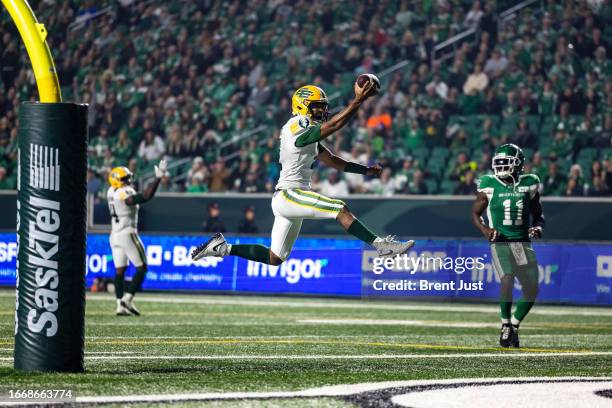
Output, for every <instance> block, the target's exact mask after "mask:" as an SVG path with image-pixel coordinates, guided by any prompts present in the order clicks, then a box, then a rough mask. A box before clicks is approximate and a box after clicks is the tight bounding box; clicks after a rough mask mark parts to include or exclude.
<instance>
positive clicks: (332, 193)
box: [321, 169, 349, 198]
mask: <svg viewBox="0 0 612 408" xmlns="http://www.w3.org/2000/svg"><path fill="white" fill-rule="evenodd" d="M321 194H323V195H324V196H327V197H333V198H335V197H346V196H347V195H349V188H348V184H347V183H346V181H344V180H342V179H340V177H339V175H338V171H336V170H335V169H330V170H328V173H327V180H325V181H323V182H322V183H321Z"/></svg>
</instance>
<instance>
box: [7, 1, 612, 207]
mask: <svg viewBox="0 0 612 408" xmlns="http://www.w3.org/2000/svg"><path fill="white" fill-rule="evenodd" d="M513 3H517V2H511V1H506V2H503V1H498V2H493V1H488V2H479V1H462V0H438V1H435V0H423V1H409V0H402V1H391V0H383V1H374V0H368V1H363V2H355V3H353V4H354V6H353V5H351V6H350V7H349V6H347V2H346V1H340V0H332V1H314V2H313V1H303V0H300V1H295V2H293V1H292V2H289V1H284V0H269V1H265V0H253V1H224V2H222V1H207V0H198V1H196V0H193V1H176V2H162V1H151V0H149V1H139V2H136V1H134V0H120V1H119V2H111V1H93V0H79V1H77V0H71V1H68V0H56V1H54V0H48V1H40V2H38V5H35V4H34V7H35V11H36V14H37V16H38V17H39V19H40V20H41V21H43V22H44V23H45V24H46V26H47V27H48V31H49V37H48V42H49V43H50V46H51V49H52V50H53V55H54V58H55V64H56V68H57V71H58V74H59V78H60V83H61V84H62V93H63V96H64V100H74V101H78V102H85V103H88V104H89V105H90V110H89V118H88V124H89V132H90V142H89V172H88V191H89V192H90V193H92V194H94V195H96V196H100V197H103V195H104V191H103V190H104V188H105V184H106V183H105V182H104V181H103V180H106V173H107V172H108V170H109V169H110V168H112V167H113V166H117V165H127V166H128V167H129V168H130V169H131V170H132V171H133V172H135V173H136V174H137V175H138V174H140V175H142V174H147V172H150V170H151V168H152V166H153V165H154V164H155V163H156V162H157V161H158V160H159V159H160V158H162V157H167V158H170V159H171V163H175V164H176V165H174V166H173V165H172V164H171V169H172V170H171V172H170V173H169V174H168V176H167V177H165V178H164V180H163V181H162V184H161V186H160V191H186V192H188V193H190V192H193V193H195V192H208V191H210V192H224V191H239V192H246V193H251V192H266V191H268V192H269V191H272V190H273V189H274V185H275V180H276V179H277V178H278V175H279V171H280V167H279V164H278V143H277V139H278V137H279V133H280V127H281V126H282V125H283V124H284V123H285V122H286V120H287V119H288V117H289V115H290V113H291V100H290V98H291V94H292V92H293V91H294V90H295V89H297V88H298V87H299V86H301V85H303V84H305V83H314V84H316V85H319V86H321V87H323V88H324V89H325V90H326V92H327V94H328V96H329V97H330V99H331V103H330V105H331V106H330V109H332V111H333V109H334V108H337V107H340V106H341V105H342V104H343V103H345V102H346V101H347V100H348V98H350V97H351V92H352V84H353V82H354V80H355V78H356V76H357V75H358V74H360V73H363V72H374V73H380V72H381V71H383V70H385V69H387V68H389V67H392V66H393V65H394V64H396V63H398V62H401V61H407V64H405V65H402V66H401V67H400V68H398V69H395V70H388V74H386V75H384V76H381V79H382V81H383V88H384V91H383V92H382V93H381V95H380V96H379V97H377V98H373V99H371V100H370V101H368V102H367V104H366V105H364V107H363V108H362V109H361V110H360V111H359V113H358V115H357V117H356V118H354V119H353V121H352V123H351V124H350V125H349V127H347V128H345V129H344V130H342V132H341V133H340V134H339V135H337V136H334V137H333V138H332V139H330V142H329V144H330V145H331V146H330V147H332V148H333V149H334V150H335V151H336V152H337V153H339V154H340V155H342V156H343V157H345V158H350V159H351V160H353V161H358V162H361V163H370V164H371V163H374V162H378V163H381V164H382V165H383V166H385V167H386V168H385V171H384V172H383V174H382V176H381V177H380V178H379V179H368V178H366V177H364V176H362V175H357V174H345V175H344V174H338V173H336V172H335V171H330V170H326V169H323V168H321V169H319V171H317V172H316V174H315V176H314V180H313V189H314V190H316V191H320V192H321V193H323V194H326V195H330V196H342V195H347V194H351V193H371V194H380V195H386V196H388V195H393V194H400V193H403V194H427V193H429V194H473V193H474V191H475V181H476V180H477V178H478V176H479V175H481V174H484V173H487V172H489V171H490V161H491V153H492V152H493V150H494V149H495V147H496V146H498V145H500V144H502V143H505V142H514V143H516V144H518V145H520V146H521V147H523V148H524V151H525V153H526V156H527V159H528V164H527V167H526V171H530V172H534V173H536V174H537V175H539V177H540V180H541V182H542V186H541V190H542V192H543V194H545V195H558V196H584V195H589V196H607V195H610V194H611V192H612V144H611V143H612V79H611V77H610V74H611V73H612V65H611V61H610V56H611V52H612V50H611V49H610V47H611V43H610V42H609V39H610V38H612V24H610V23H611V22H612V5H611V2H610V1H599V2H596V1H563V2H559V1H543V2H536V3H535V5H533V6H531V7H527V8H525V9H523V10H522V11H521V12H520V13H519V14H518V15H517V16H516V18H514V19H513V20H512V21H511V22H510V23H509V24H500V21H499V20H498V15H499V12H500V11H503V10H505V9H506V8H508V7H510V6H511V5H512V4H513ZM98 14H99V15H98ZM93 16H96V17H95V18H94V17H93ZM469 28H474V29H476V31H475V34H474V35H470V36H467V37H466V40H465V41H462V42H458V43H457V44H458V47H457V50H456V52H455V53H454V55H453V56H451V57H450V58H449V59H446V60H438V59H437V58H436V57H437V56H435V55H433V53H434V46H435V45H436V44H439V43H441V42H442V41H444V40H447V39H449V38H451V37H452V36H454V35H456V34H458V33H461V32H463V31H464V30H466V29H469ZM0 44H1V45H0V74H1V75H0V189H10V188H14V187H15V183H16V174H15V173H16V154H17V130H16V129H17V113H18V108H19V103H20V102H21V101H27V100H34V99H35V98H36V87H35V83H34V79H33V75H32V73H31V70H30V69H29V61H28V59H27V55H26V54H25V50H24V47H23V46H22V45H21V41H20V39H19V35H18V34H17V31H16V29H15V27H14V25H13V24H12V23H11V22H10V21H9V19H8V16H7V13H3V14H2V15H0ZM181 159H182V160H181Z"/></svg>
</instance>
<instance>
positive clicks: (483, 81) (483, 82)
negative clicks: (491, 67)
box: [463, 64, 489, 95]
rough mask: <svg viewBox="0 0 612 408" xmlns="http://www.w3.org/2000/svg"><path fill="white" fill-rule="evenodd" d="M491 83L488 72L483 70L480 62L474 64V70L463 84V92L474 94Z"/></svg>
mask: <svg viewBox="0 0 612 408" xmlns="http://www.w3.org/2000/svg"><path fill="white" fill-rule="evenodd" d="M487 85H489V78H487V74H485V73H484V72H482V67H481V66H480V64H476V65H474V72H472V73H471V74H470V76H468V77H467V80H466V81H465V83H464V84H463V93H464V94H466V95H474V94H475V93H477V92H482V91H484V90H485V88H486V87H487Z"/></svg>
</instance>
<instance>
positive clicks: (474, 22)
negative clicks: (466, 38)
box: [464, 0, 484, 28]
mask: <svg viewBox="0 0 612 408" xmlns="http://www.w3.org/2000/svg"><path fill="white" fill-rule="evenodd" d="M483 15H484V12H483V11H482V9H481V8H480V1H478V0H476V1H475V2H474V3H472V8H471V9H470V11H469V12H468V13H467V15H466V16H465V21H464V24H465V26H466V27H473V28H476V27H478V24H479V23H480V19H481V18H482V16H483Z"/></svg>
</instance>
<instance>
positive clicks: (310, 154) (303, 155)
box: [276, 115, 319, 190]
mask: <svg viewBox="0 0 612 408" xmlns="http://www.w3.org/2000/svg"><path fill="white" fill-rule="evenodd" d="M317 125H318V123H316V122H313V121H312V120H311V119H309V118H308V117H307V116H303V115H297V116H293V117H292V118H291V119H289V120H288V121H287V123H285V125H284V126H283V128H282V129H281V134H280V160H279V161H280V164H281V167H282V168H281V172H280V177H279V179H278V183H277V184H276V189H277V190H285V189H290V188H301V189H304V190H310V178H311V176H312V165H313V163H314V161H315V160H316V159H317V155H318V154H319V150H318V143H311V144H309V145H307V146H304V147H297V146H296V145H295V140H296V139H297V138H298V136H299V135H300V134H301V133H302V132H304V131H305V130H307V129H308V128H310V127H312V126H317Z"/></svg>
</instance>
